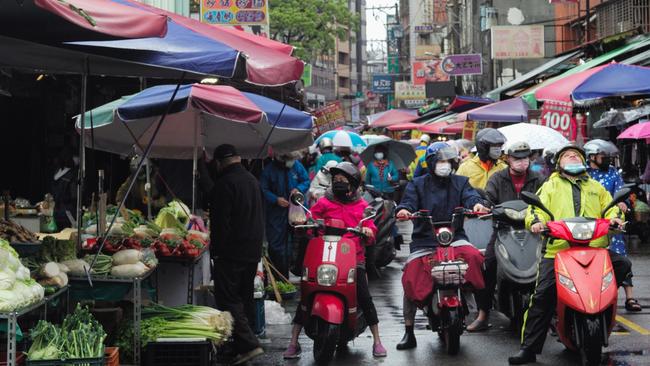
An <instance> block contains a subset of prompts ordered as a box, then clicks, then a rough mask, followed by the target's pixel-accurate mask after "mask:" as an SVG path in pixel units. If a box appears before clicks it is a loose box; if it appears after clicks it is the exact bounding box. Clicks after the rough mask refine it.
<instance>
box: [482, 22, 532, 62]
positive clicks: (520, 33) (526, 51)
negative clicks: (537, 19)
mask: <svg viewBox="0 0 650 366" xmlns="http://www.w3.org/2000/svg"><path fill="white" fill-rule="evenodd" d="M490 31H491V32H492V58H493V59H495V60H506V59H520V58H543V57H544V26H543V25H514V26H511V25H499V26H493V27H491V28H490Z"/></svg>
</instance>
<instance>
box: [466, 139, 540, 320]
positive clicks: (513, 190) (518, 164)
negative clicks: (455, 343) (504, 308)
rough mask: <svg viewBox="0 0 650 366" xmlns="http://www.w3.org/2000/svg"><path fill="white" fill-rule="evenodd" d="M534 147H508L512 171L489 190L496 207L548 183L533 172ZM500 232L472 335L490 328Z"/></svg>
mask: <svg viewBox="0 0 650 366" xmlns="http://www.w3.org/2000/svg"><path fill="white" fill-rule="evenodd" d="M530 155H531V150H530V146H529V145H528V144H527V143H525V142H513V143H510V144H508V146H507V147H506V161H507V163H508V169H503V170H501V171H499V172H497V173H494V175H493V176H491V177H490V179H489V180H488V183H487V187H486V188H485V194H486V196H487V199H488V200H489V201H490V203H491V204H493V205H498V204H500V203H503V202H506V201H512V200H517V199H519V198H520V197H519V194H520V193H521V192H522V191H526V192H537V190H538V189H539V187H541V186H542V183H544V177H543V176H542V175H541V174H540V173H536V172H534V171H532V170H531V165H530ZM496 235H497V231H496V230H494V232H493V233H492V237H491V238H490V241H489V243H488V246H487V248H486V250H485V268H484V273H483V275H484V276H483V277H484V279H485V288H484V289H483V290H481V291H478V296H477V299H476V303H477V306H478V310H479V312H478V317H477V318H476V320H475V321H474V322H473V323H472V324H470V325H469V326H467V330H468V331H469V332H479V331H483V330H487V329H488V315H489V313H490V310H491V309H492V299H493V298H494V289H495V287H496V280H497V260H496V256H495V253H494V242H495V240H496Z"/></svg>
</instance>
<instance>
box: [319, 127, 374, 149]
mask: <svg viewBox="0 0 650 366" xmlns="http://www.w3.org/2000/svg"><path fill="white" fill-rule="evenodd" d="M324 138H328V139H331V140H332V143H333V144H334V146H338V147H349V148H351V149H354V150H358V151H361V150H363V148H364V147H366V146H367V145H368V144H366V142H365V141H364V140H363V138H361V136H359V134H356V133H354V132H352V131H343V130H336V131H327V132H325V133H324V134H322V135H320V136H319V137H318V138H317V139H316V141H314V144H315V145H318V143H319V142H320V140H322V139H324Z"/></svg>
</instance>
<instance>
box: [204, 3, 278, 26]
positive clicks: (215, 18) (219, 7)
mask: <svg viewBox="0 0 650 366" xmlns="http://www.w3.org/2000/svg"><path fill="white" fill-rule="evenodd" d="M268 5H269V4H268V2H267V0H201V22H203V23H208V24H221V25H266V24H268V23H269V18H268V13H269V11H268Z"/></svg>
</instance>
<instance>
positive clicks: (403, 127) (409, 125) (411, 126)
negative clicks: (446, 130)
mask: <svg viewBox="0 0 650 366" xmlns="http://www.w3.org/2000/svg"><path fill="white" fill-rule="evenodd" d="M421 126H422V124H420V123H413V122H406V123H398V124H396V125H391V126H388V127H386V129H387V130H389V131H408V130H417V129H418V128H420V127H421Z"/></svg>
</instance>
